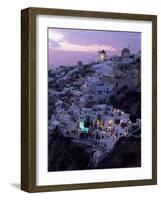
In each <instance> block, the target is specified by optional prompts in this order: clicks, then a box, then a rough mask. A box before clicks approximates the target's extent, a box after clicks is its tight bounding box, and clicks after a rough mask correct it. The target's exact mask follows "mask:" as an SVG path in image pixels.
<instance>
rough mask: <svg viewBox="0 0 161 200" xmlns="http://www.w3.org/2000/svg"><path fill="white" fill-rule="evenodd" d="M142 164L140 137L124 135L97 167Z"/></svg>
mask: <svg viewBox="0 0 161 200" xmlns="http://www.w3.org/2000/svg"><path fill="white" fill-rule="evenodd" d="M140 166H141V139H140V137H134V136H130V137H122V138H120V139H119V140H118V142H117V143H116V144H115V146H114V148H113V149H112V151H111V152H109V153H108V154H107V156H105V158H104V159H103V160H102V161H101V162H100V163H99V164H98V166H97V168H101V169H102V168H124V167H140Z"/></svg>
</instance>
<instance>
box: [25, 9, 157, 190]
mask: <svg viewBox="0 0 161 200" xmlns="http://www.w3.org/2000/svg"><path fill="white" fill-rule="evenodd" d="M37 15H48V16H49V15H50V16H52V15H56V16H72V17H90V18H93V19H97V18H101V19H107V18H109V19H118V20H120V19H121V20H135V21H148V22H152V178H150V179H141V180H121V181H109V182H92V183H77V184H61V185H44V186H37V184H36V174H37V172H36V140H37V137H36V98H37V96H36V75H37V70H36V17H37ZM155 184H157V16H155V15H143V14H128V13H110V12H93V11H79V10H77V11H76V10H62V9H48V8H27V9H24V10H22V11H21V189H22V190H24V191H27V192H46V191H60V190H77V189H94V188H109V187H123V186H139V185H155Z"/></svg>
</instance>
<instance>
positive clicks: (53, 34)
mask: <svg viewBox="0 0 161 200" xmlns="http://www.w3.org/2000/svg"><path fill="white" fill-rule="evenodd" d="M48 37H49V39H50V40H52V41H55V42H58V41H61V40H62V39H63V38H64V36H63V34H62V33H59V32H58V31H55V30H53V29H49V32H48Z"/></svg>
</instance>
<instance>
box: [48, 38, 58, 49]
mask: <svg viewBox="0 0 161 200" xmlns="http://www.w3.org/2000/svg"><path fill="white" fill-rule="evenodd" d="M48 44H49V47H53V48H59V47H60V44H59V42H58V41H53V40H52V39H49V40H48Z"/></svg>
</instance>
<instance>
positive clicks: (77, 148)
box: [48, 129, 141, 171]
mask: <svg viewBox="0 0 161 200" xmlns="http://www.w3.org/2000/svg"><path fill="white" fill-rule="evenodd" d="M72 139H73V138H69V137H65V136H63V135H62V133H61V131H60V130H59V129H56V130H54V133H53V134H50V135H49V141H48V142H49V145H48V148H49V149H48V159H49V162H48V163H49V165H48V171H65V170H83V169H103V168H121V167H139V166H140V165H141V163H140V162H141V158H140V155H141V139H140V137H134V136H130V137H122V138H120V139H119V140H118V142H117V143H116V144H115V146H114V148H113V149H112V151H110V152H109V153H107V154H106V155H105V156H104V158H103V159H102V160H100V162H99V163H97V165H94V164H93V163H94V162H93V160H92V159H93V158H92V154H93V152H92V146H87V145H85V144H81V145H78V144H76V143H74V142H73V141H72Z"/></svg>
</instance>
